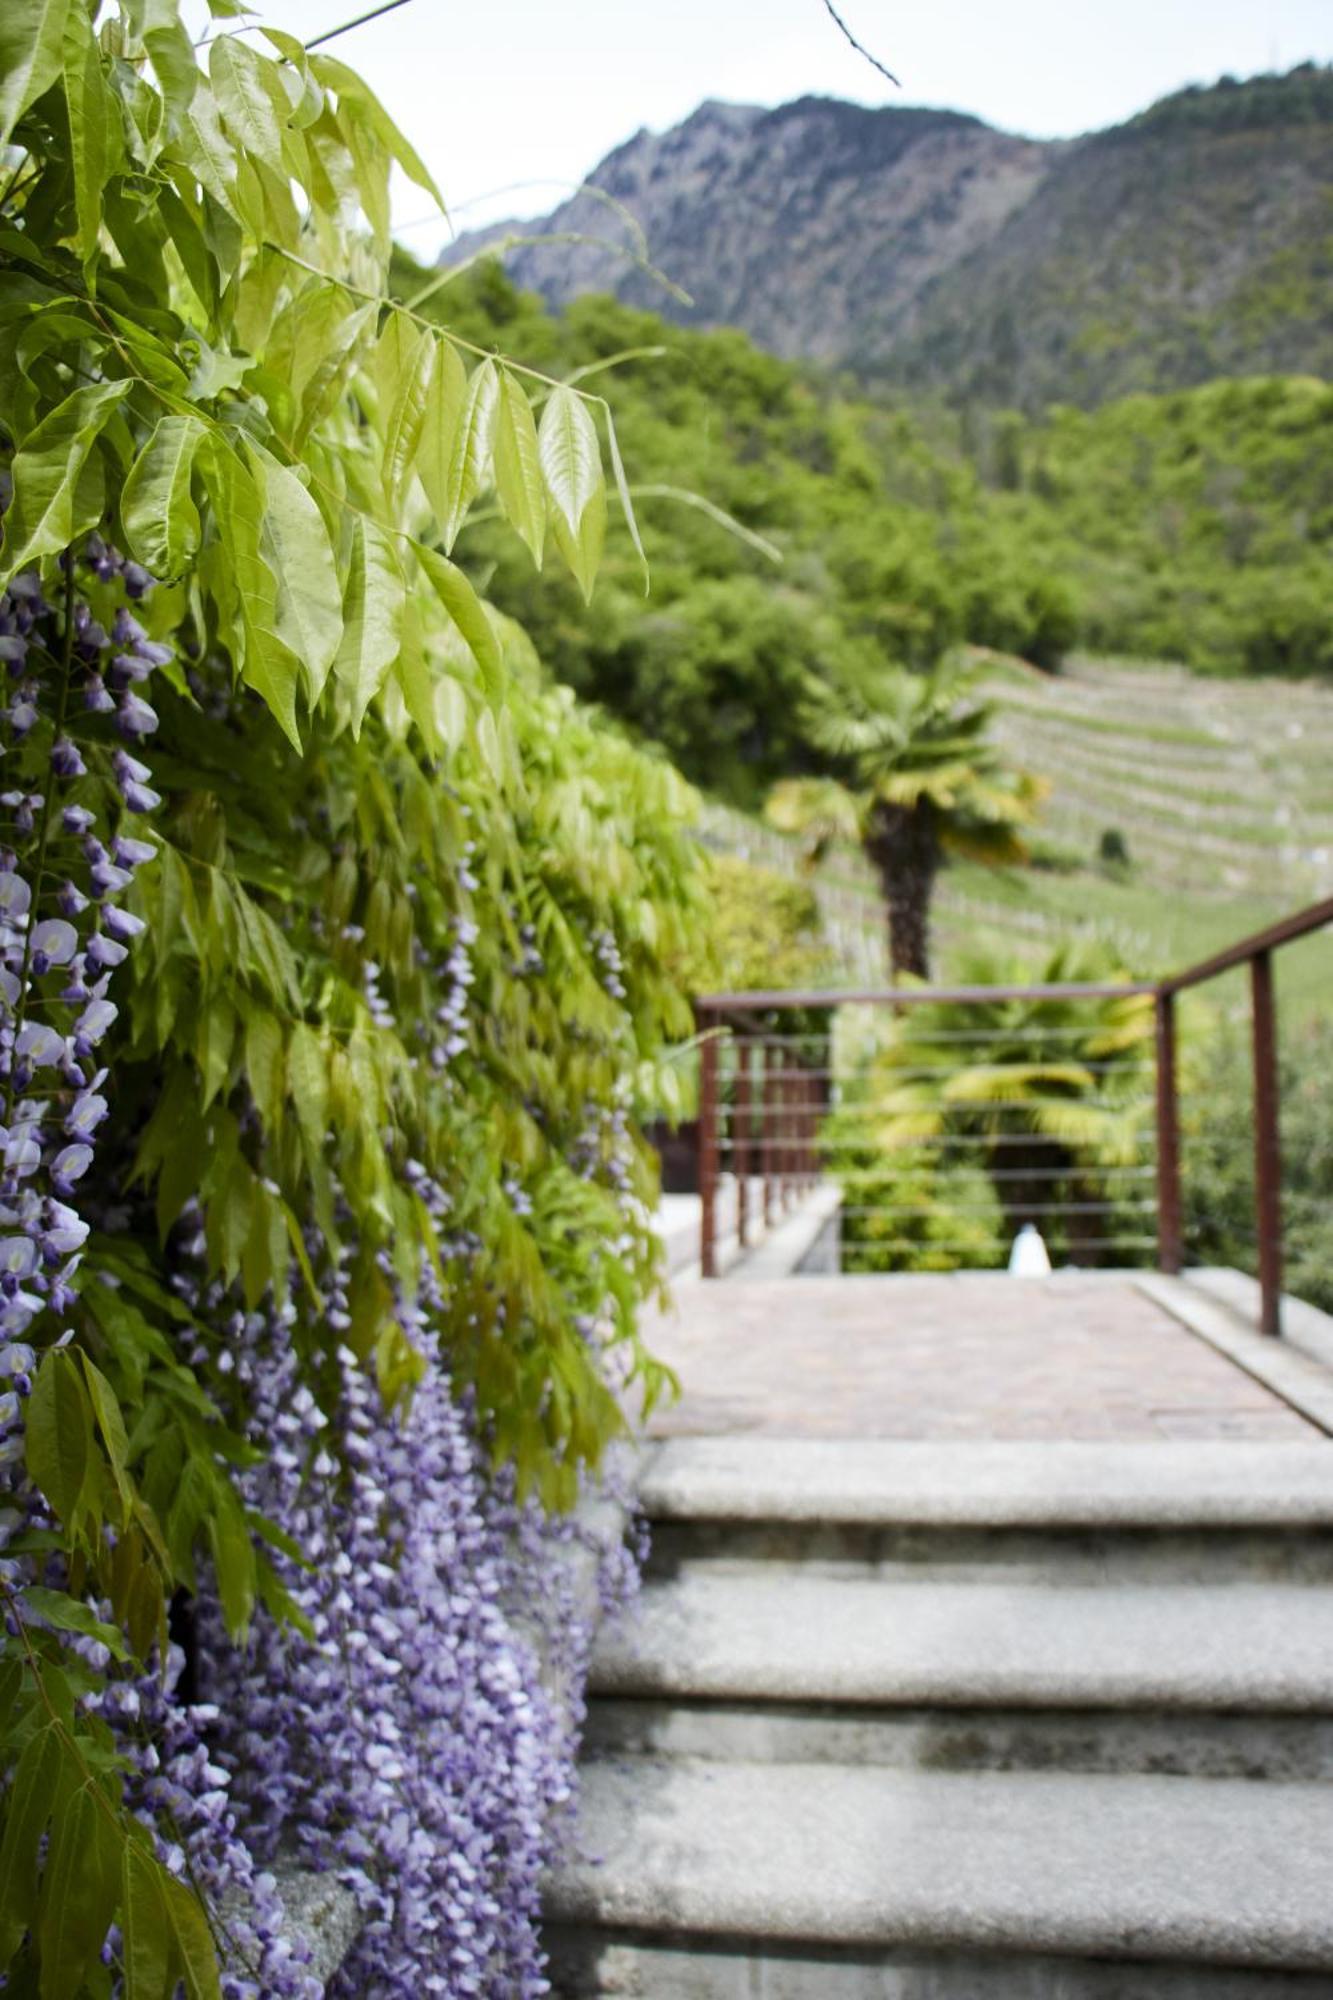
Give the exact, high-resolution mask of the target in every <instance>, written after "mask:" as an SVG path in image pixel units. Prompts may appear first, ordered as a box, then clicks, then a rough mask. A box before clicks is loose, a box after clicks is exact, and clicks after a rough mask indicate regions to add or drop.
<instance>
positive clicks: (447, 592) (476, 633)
mask: <svg viewBox="0 0 1333 2000" xmlns="http://www.w3.org/2000/svg"><path fill="white" fill-rule="evenodd" d="M412 547H413V548H414V550H415V551H416V557H417V561H418V562H419V563H420V564H421V567H422V569H423V570H424V571H425V573H426V576H427V577H428V578H429V580H430V583H431V585H432V587H433V588H434V590H435V594H436V596H437V597H438V598H439V600H440V602H441V604H442V605H443V606H444V608H445V610H446V611H447V612H448V614H449V616H450V618H451V619H452V620H453V622H454V624H455V625H456V626H457V627H458V629H459V631H460V632H461V633H462V635H463V638H464V639H465V641H466V642H467V647H468V651H469V652H470V653H471V654H472V657H473V659H474V660H475V661H476V663H477V665H478V666H479V667H480V668H481V674H482V680H483V682H484V683H485V686H486V690H487V692H488V693H489V694H490V695H492V696H493V697H496V698H498V697H499V696H501V695H502V694H503V693H504V684H505V670H504V656H503V655H502V653H501V651H500V642H499V640H498V639H497V638H496V636H495V632H494V629H493V627H492V625H491V621H490V619H489V618H488V617H487V616H486V607H485V605H484V604H483V603H482V601H481V599H480V598H479V597H478V595H477V593H476V591H475V590H474V589H473V588H472V585H471V584H470V583H469V582H468V580H467V578H466V576H464V574H463V572H462V570H461V569H459V567H458V565H457V564H456V563H451V562H450V560H449V558H448V557H447V556H442V555H441V554H440V552H439V550H438V549H428V548H426V547H425V546H424V544H423V543H421V542H413V544H412Z"/></svg>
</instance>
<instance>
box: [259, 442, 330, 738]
mask: <svg viewBox="0 0 1333 2000" xmlns="http://www.w3.org/2000/svg"><path fill="white" fill-rule="evenodd" d="M249 450H250V461H251V464H252V466H253V467H254V471H255V476H256V478H257V479H258V480H259V481H260V483H261V485H262V487H263V493H264V531H263V537H262V544H261V546H262V552H263V555H264V557H265V560H266V561H267V563H268V566H269V569H270V570H271V572H272V575H273V578H274V583H275V586H276V593H275V597H274V604H273V614H274V627H275V630H276V632H277V636H278V637H279V639H281V641H282V642H283V644H284V645H285V646H287V647H289V648H290V650H291V651H292V652H293V653H294V654H295V655H296V657H297V658H298V659H299V660H300V662H301V665H302V667H303V668H304V670H305V677H306V684H307V687H308V690H309V694H310V706H311V707H312V708H314V706H315V705H316V703H317V702H318V700H319V698H320V696H321V694H323V692H324V684H325V682H326V681H327V680H328V677H329V668H330V667H331V666H332V665H333V661H334V656H335V655H336V653H337V651H338V647H339V645H340V643H341V641H342V636H343V620H342V613H341V611H340V609H339V602H338V600H339V590H338V570H337V566H336V564H335V562H334V559H333V546H332V544H331V542H330V541H329V531H328V529H327V528H326V527H325V525H324V516H323V515H322V514H321V513H320V511H319V508H318V507H317V506H316V505H315V502H314V500H313V499H312V498H311V496H310V494H309V492H308V491H307V489H306V488H305V486H304V485H303V484H302V483H301V481H300V480H299V479H298V478H297V476H296V474H295V473H294V472H293V471H292V470H291V467H290V466H286V465H283V464H282V463H281V462H280V461H279V460H278V459H276V458H274V457H273V456H272V454H271V453H269V452H266V451H263V450H262V449H261V448H260V447H259V446H258V445H251V446H250V448H249Z"/></svg>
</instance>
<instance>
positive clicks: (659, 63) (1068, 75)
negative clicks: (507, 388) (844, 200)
mask: <svg viewBox="0 0 1333 2000" xmlns="http://www.w3.org/2000/svg"><path fill="white" fill-rule="evenodd" d="M0 4H3V0H0ZM370 4H372V0H360V3H359V4H358V0H269V4H268V5H267V6H265V7H263V9H262V14H263V18H264V19H265V20H267V21H269V22H270V23H272V25H273V26H275V27H282V28H286V29H287V30H288V31H289V32H290V33H292V34H296V35H299V36H301V38H302V39H303V40H309V39H310V38H311V37H312V36H314V35H316V34H318V33H319V32H320V31H321V30H322V29H325V28H328V27H332V26H334V25H336V24H337V23H338V22H340V21H343V20H346V19H348V18H349V17H350V16H352V15H354V14H356V13H359V12H361V11H363V10H364V9H365V8H366V7H368V6H369V5H370ZM838 6H839V12H840V13H841V14H842V16H843V18H844V19H845V20H846V21H847V24H848V26H849V27H850V28H851V30H852V32H853V33H854V34H855V35H856V36H857V39H858V40H859V41H861V42H863V43H865V44H866V46H867V47H869V48H871V49H873V50H874V52H875V53H876V55H878V56H879V57H880V58H881V60H882V61H883V62H884V63H885V64H886V65H887V66H888V67H889V68H890V69H891V70H893V71H894V72H895V74H896V75H897V76H898V77H900V78H901V80H902V86H903V87H902V89H901V91H894V90H892V89H891V87H890V86H889V85H888V84H886V83H884V82H883V81H882V80H881V78H880V77H878V76H877V75H876V74H875V72H874V71H873V70H872V69H871V68H870V67H869V66H868V65H867V64H866V63H865V62H863V61H862V60H861V58H860V57H859V56H857V55H856V54H855V53H854V51H853V50H852V49H850V48H849V47H848V46H847V44H846V42H845V41H844V40H843V39H842V37H841V36H840V35H839V34H838V32H837V30H836V28H835V27H834V25H833V23H832V21H831V20H830V19H829V17H828V15H827V14H826V12H825V10H824V6H823V4H822V0H763V4H760V0H667V4H662V0H410V4H408V5H406V6H403V7H400V8H398V9H397V11H396V12H394V13H392V14H388V15H386V16H385V17H384V18H383V19H382V20H379V21H375V22H372V23H370V24H368V25H367V26H365V27H362V28H357V29H356V30H354V31H353V32H352V33H351V34H347V35H344V36H342V37H340V38H339V40H338V41H337V42H335V43H333V44H331V45H330V53H331V54H333V53H336V54H337V55H338V56H340V57H341V58H342V59H343V60H344V61H345V62H349V63H352V64H353V65H354V66H355V67H356V68H357V69H359V70H360V71H361V72H362V73H363V74H364V75H365V76H366V78H367V79H368V80H369V82H370V83H371V84H372V85H373V86H374V88H375V89H376V90H377V91H378V92H379V94H380V96H381V97H382V98H383V99H384V101H385V103H386V105H387V106H388V108H389V110H390V111H391V112H392V113H393V115H394V117H395V118H397V120H398V122H399V124H400V125H402V126H403V128H404V129H405V130H406V132H407V133H408V135H409V136H410V137H411V139H412V140H413V142H414V144H415V145H416V146H417V147H418V149H419V150H420V152H421V153H422V154H423V155H424V157H425V159H426V161H427V164H428V165H429V166H430V168H431V171H432V172H433V173H434V174H435V176H436V179H437V180H438V182H439V184H440V187H441V189H442V191H443V193H444V196H445V199H446V201H447V202H448V203H449V204H450V207H451V210H453V212H454V214H455V216H456V221H457V226H458V227H459V228H460V229H462V228H470V227H472V226H474V225H475V224H477V223H480V222H483V221H490V220H493V219H495V218H496V217H498V216H502V215H523V214H528V215H534V214H541V213H543V212H545V211H546V210H547V209H549V208H551V207H552V206H554V204H555V202H556V201H558V200H560V199H561V198H562V196H563V194H564V193H565V192H566V191H567V190H568V188H569V187H571V186H572V185H574V184H576V183H577V182H578V181H579V180H580V179H581V177H582V176H583V175H584V174H586V173H588V172H589V171H590V169H591V168H592V167H594V166H595V165H596V164H597V162H598V160H600V159H601V158H602V156H603V155H604V154H605V153H607V152H609V151H610V149H611V148H612V147H613V146H615V145H617V144H618V143H619V142H620V141H621V140H622V139H626V138H628V137H629V136H630V135H631V133H633V132H636V131H637V130H638V129H639V128H640V126H644V125H647V126H649V127H651V128H653V129H654V130H660V129H662V128H664V127H666V126H668V125H674V124H675V123H677V122H678V121H679V120H680V119H681V118H684V117H686V116H687V115H688V114H689V113H690V112H691V111H692V110H693V109H694V107H695V106H696V105H697V104H698V103H699V102H700V100H701V99H703V98H705V97H721V98H729V99H732V100H734V101H738V102H747V103H758V104H781V103H783V102H784V101H786V100H787V99H789V98H793V97H799V96H801V95H802V94H804V93H806V92H815V93H819V94H821V95H826V96H832V97H845V98H852V99H855V100H856V101H858V102H860V103H865V104H882V103H885V102H894V103H902V104H936V105H948V106H951V107H952V108H954V109H956V110H960V111H971V112H975V113H977V114H978V115H979V116H980V117H983V118H986V119H988V120H989V121H990V122H991V123H992V124H996V125H1001V126H1004V127H1006V128H1007V129H1009V130H1011V131H1020V132H1025V133H1029V134H1031V135H1033V136H1035V137H1040V138H1054V137H1063V136H1068V135H1070V134H1073V133H1076V132H1085V131H1088V130H1090V129H1092V128H1094V127H1096V126H1100V125H1107V124H1111V123H1113V122H1115V121H1116V120H1117V119H1120V118H1125V117H1128V116H1129V114H1130V113H1132V112H1134V111H1137V110H1140V109H1142V107H1143V106H1144V105H1146V104H1149V103H1151V102H1152V100H1153V99H1154V98H1156V97H1161V96H1162V95H1164V93H1166V92H1167V91H1169V90H1174V89H1176V88H1177V87H1178V86H1180V85H1181V84H1185V83H1196V82H1212V81H1213V80H1214V79H1215V78H1216V77H1218V76H1220V75H1222V74H1223V73H1224V72H1228V71H1229V72H1231V73H1232V74H1234V75H1238V76H1246V75H1251V74H1253V73H1254V72H1255V71H1256V70H1265V69H1275V68H1280V69H1286V68H1289V67H1290V66H1291V65H1292V64H1293V63H1297V62H1301V61H1304V60H1305V59H1306V58H1307V57H1310V58H1314V59H1315V60H1317V61H1324V62H1327V61H1329V60H1330V59H1333V5H1330V0H924V3H923V0H917V4H916V5H914V6H906V5H901V4H898V0H838ZM514 183H520V184H528V183H540V185H522V186H521V187H520V188H519V189H517V190H515V191H513V192H511V193H508V194H505V195H502V196H495V193H494V191H495V190H498V189H501V188H505V187H512V185H513V184H514ZM486 197H492V198H490V199H487V198H486ZM428 211H429V201H428V200H423V198H422V196H421V195H420V194H418V193H417V192H416V191H415V190H414V189H412V188H410V187H405V188H403V189H401V190H399V194H398V198H397V200H396V203H395V216H396V221H397V224H398V226H399V228H400V230H403V231H404V232H405V233H404V240H405V241H406V242H407V243H408V244H409V245H410V246H411V247H412V248H413V249H414V250H415V251H416V253H417V254H418V256H420V257H422V258H423V260H428V259H429V258H430V257H431V256H432V255H433V254H434V252H435V250H436V248H437V246H438V244H439V243H440V242H441V241H442V240H443V239H444V235H445V231H444V229H443V228H442V226H441V224H440V222H439V220H438V219H431V218H430V217H429V213H428Z"/></svg>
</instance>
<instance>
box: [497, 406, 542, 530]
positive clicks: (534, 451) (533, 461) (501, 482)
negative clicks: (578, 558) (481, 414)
mask: <svg viewBox="0 0 1333 2000" xmlns="http://www.w3.org/2000/svg"><path fill="white" fill-rule="evenodd" d="M494 458H495V490H496V492H497V494H498V495H499V497H500V505H501V506H502V507H503V508H504V510H505V513H506V514H507V515H508V516H509V519H510V521H511V522H512V523H513V525H514V527H515V528H516V529H517V531H518V533H519V534H520V535H521V536H522V537H523V540H524V541H525V542H526V543H527V545H528V548H529V549H530V550H531V551H532V559H533V561H534V562H535V563H536V565H537V567H538V569H540V568H541V566H542V554H543V550H544V547H545V542H546V486H545V483H544V481H543V479H542V462H541V453H540V451H539V449H538V445H537V426H536V424H535V422H534V421H533V416H532V405H531V404H530V403H529V402H528V399H527V397H526V396H525V395H524V393H523V391H522V389H521V388H520V387H519V385H518V383H517V382H516V381H515V380H514V378H513V376H512V375H511V374H510V373H509V371H508V369H503V368H502V369H501V371H500V400H499V403H498V405H497V408H496V413H495V443H494Z"/></svg>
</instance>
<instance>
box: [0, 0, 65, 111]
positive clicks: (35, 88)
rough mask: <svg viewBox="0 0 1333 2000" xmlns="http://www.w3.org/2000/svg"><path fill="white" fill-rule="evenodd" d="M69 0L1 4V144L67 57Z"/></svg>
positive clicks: (9, 0) (21, 0)
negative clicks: (65, 55) (66, 29)
mask: <svg viewBox="0 0 1333 2000" xmlns="http://www.w3.org/2000/svg"><path fill="white" fill-rule="evenodd" d="M69 13H70V0H5V5H4V6H3V7H0V146H4V145H8V143H9V136H10V133H11V132H12V131H13V130H14V127H15V126H16V125H17V124H18V121H19V119H20V118H21V117H22V116H23V114H24V112H25V111H26V110H27V108H28V106H29V105H30V104H35V103H36V101H37V99H38V98H39V97H40V96H41V95H42V92H43V91H44V90H49V89H50V87H51V85H52V84H53V83H54V82H55V80H56V78H57V77H58V76H59V75H60V72H61V68H62V66H63V61H64V42H65V23H66V20H67V19H68V16H69Z"/></svg>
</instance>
